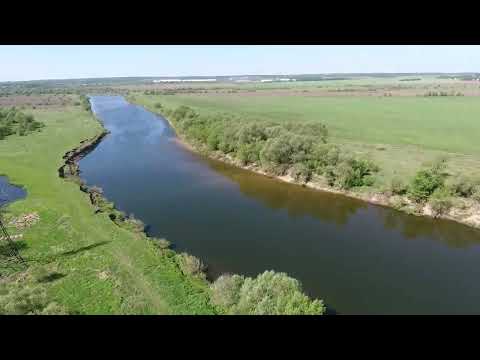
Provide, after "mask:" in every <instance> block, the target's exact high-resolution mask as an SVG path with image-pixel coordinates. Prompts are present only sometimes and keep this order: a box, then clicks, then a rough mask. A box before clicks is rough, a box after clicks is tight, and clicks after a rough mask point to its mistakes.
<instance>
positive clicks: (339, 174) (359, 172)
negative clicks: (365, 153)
mask: <svg viewBox="0 0 480 360" xmlns="http://www.w3.org/2000/svg"><path fill="white" fill-rule="evenodd" d="M377 171H378V167H377V166H376V165H374V164H373V163H371V162H370V161H368V160H363V159H361V160H358V159H353V158H350V159H346V160H343V161H342V162H340V164H339V165H338V166H337V167H330V168H329V171H328V172H327V179H328V180H329V183H332V184H333V185H335V186H337V187H339V188H341V189H351V188H353V187H357V186H368V185H371V184H372V183H373V179H372V177H371V176H372V174H373V173H374V172H377Z"/></svg>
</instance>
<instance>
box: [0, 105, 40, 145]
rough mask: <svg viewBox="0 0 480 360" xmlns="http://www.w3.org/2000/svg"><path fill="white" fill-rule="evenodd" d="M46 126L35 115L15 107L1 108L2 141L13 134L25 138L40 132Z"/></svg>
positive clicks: (0, 137)
mask: <svg viewBox="0 0 480 360" xmlns="http://www.w3.org/2000/svg"><path fill="white" fill-rule="evenodd" d="M42 127H44V124H43V123H41V122H39V121H36V120H35V118H34V117H33V115H31V114H25V113H23V112H22V111H20V110H17V109H16V108H15V107H13V108H10V109H1V108H0V140H2V139H4V138H5V137H7V136H9V135H13V134H17V135H20V136H25V135H28V134H30V133H33V132H36V131H39V130H40V129H41V128H42Z"/></svg>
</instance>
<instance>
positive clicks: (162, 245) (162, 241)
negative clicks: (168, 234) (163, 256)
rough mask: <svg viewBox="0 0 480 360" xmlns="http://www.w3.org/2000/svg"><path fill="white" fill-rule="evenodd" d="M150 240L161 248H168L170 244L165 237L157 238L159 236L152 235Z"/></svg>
mask: <svg viewBox="0 0 480 360" xmlns="http://www.w3.org/2000/svg"><path fill="white" fill-rule="evenodd" d="M150 240H151V241H152V242H153V244H154V245H155V246H156V247H158V248H159V249H161V250H165V249H168V248H170V245H171V244H170V241H168V240H167V239H159V238H155V237H152V238H150Z"/></svg>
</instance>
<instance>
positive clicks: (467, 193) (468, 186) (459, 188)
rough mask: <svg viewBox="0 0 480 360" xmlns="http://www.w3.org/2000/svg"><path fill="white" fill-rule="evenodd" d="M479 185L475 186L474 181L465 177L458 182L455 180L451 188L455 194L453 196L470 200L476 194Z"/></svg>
mask: <svg viewBox="0 0 480 360" xmlns="http://www.w3.org/2000/svg"><path fill="white" fill-rule="evenodd" d="M476 186H477V184H475V183H474V182H473V181H471V180H469V179H467V178H465V177H463V176H462V177H460V178H458V179H457V180H455V181H454V182H453V183H452V184H451V185H450V188H451V190H452V192H453V194H455V195H457V196H461V197H465V198H469V197H471V196H472V195H473V193H474V192H475V188H476Z"/></svg>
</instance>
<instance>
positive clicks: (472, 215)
mask: <svg viewBox="0 0 480 360" xmlns="http://www.w3.org/2000/svg"><path fill="white" fill-rule="evenodd" d="M130 100H131V101H132V102H135V99H132V98H131V99H130ZM137 103H139V105H141V106H145V107H146V108H147V109H148V110H149V111H152V112H154V113H157V114H159V115H161V116H162V117H163V118H165V119H166V120H167V121H168V123H169V124H170V126H172V128H173V129H174V130H175V132H176V133H177V136H178V141H179V142H180V143H182V144H183V146H184V147H186V148H188V149H189V150H190V151H193V152H197V153H200V154H202V155H204V156H207V157H210V158H212V159H216V160H220V161H223V162H225V163H228V164H230V165H232V166H236V167H239V168H242V169H245V170H249V171H252V172H255V173H257V174H261V175H264V176H268V177H270V178H275V179H277V180H280V181H283V182H287V183H290V184H294V185H299V186H304V187H308V188H310V189H313V190H318V191H324V192H329V193H334V194H337V195H342V196H347V197H350V198H355V199H358V200H361V201H365V202H367V203H370V204H374V205H380V206H384V207H389V208H394V209H396V210H398V211H402V212H404V213H407V214H410V215H415V216H425V217H430V218H437V219H445V220H450V221H455V222H457V223H460V224H463V225H466V226H469V227H473V228H479V229H480V203H479V202H477V201H474V200H472V199H464V198H455V203H454V206H452V207H450V208H449V209H448V210H447V211H445V212H443V213H436V212H435V211H433V209H432V207H431V205H430V204H428V203H424V204H422V203H415V202H413V201H411V200H410V199H409V198H408V197H407V196H406V195H404V196H401V195H388V194H385V193H381V192H375V191H368V190H367V191H365V190H364V191H352V190H343V189H338V188H333V187H331V186H329V185H328V184H327V182H326V180H325V179H324V178H323V177H321V176H315V175H314V176H312V180H310V181H307V182H298V181H296V180H295V179H294V177H293V176H292V175H291V173H290V170H291V169H289V170H287V172H286V175H282V176H277V175H274V174H271V173H269V172H267V171H266V170H265V169H264V168H262V167H261V166H260V165H258V164H249V165H243V164H242V163H241V162H240V161H239V160H237V159H235V158H233V157H232V156H230V155H228V154H224V153H222V152H221V151H218V150H217V151H211V150H209V149H208V148H207V146H206V145H205V144H202V143H199V142H197V141H192V140H189V139H186V137H185V136H184V135H183V134H182V133H181V131H179V130H178V128H176V127H175V125H174V124H173V122H172V121H171V120H170V119H168V117H167V116H165V115H163V114H162V113H161V112H159V110H158V109H157V108H156V107H155V106H152V105H151V104H149V103H145V102H138V101H137Z"/></svg>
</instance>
